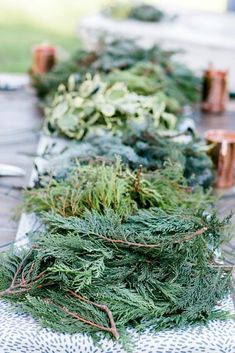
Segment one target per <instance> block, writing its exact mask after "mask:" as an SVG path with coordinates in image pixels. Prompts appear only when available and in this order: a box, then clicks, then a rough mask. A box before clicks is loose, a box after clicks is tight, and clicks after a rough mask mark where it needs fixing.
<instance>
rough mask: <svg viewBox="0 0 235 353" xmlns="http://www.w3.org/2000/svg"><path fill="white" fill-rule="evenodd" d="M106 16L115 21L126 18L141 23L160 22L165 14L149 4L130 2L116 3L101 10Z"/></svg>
mask: <svg viewBox="0 0 235 353" xmlns="http://www.w3.org/2000/svg"><path fill="white" fill-rule="evenodd" d="M103 13H104V14H105V15H107V16H110V17H113V18H115V19H117V20H125V19H128V18H131V19H134V20H138V21H143V22H161V21H162V20H163V19H165V17H166V15H165V13H164V12H163V11H162V10H160V9H159V8H157V7H156V6H153V5H150V4H134V5H133V4H131V3H130V2H123V1H122V2H117V3H115V4H113V5H111V6H109V7H108V8H105V9H104V10H103Z"/></svg>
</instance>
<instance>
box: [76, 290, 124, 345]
mask: <svg viewBox="0 0 235 353" xmlns="http://www.w3.org/2000/svg"><path fill="white" fill-rule="evenodd" d="M69 293H70V294H71V295H73V296H74V297H76V298H78V299H79V300H82V301H84V302H86V303H88V304H91V305H94V306H95V307H97V308H99V309H101V310H102V311H104V312H105V313H106V314H107V316H108V318H109V322H110V325H111V328H107V327H106V331H107V329H108V331H109V332H111V333H112V334H113V336H114V337H115V338H116V339H118V337H119V334H118V331H117V328H116V325H115V322H114V319H113V314H112V312H111V310H110V309H109V308H108V307H107V305H105V304H98V303H95V302H92V301H91V300H89V299H87V298H84V297H83V296H81V295H79V294H77V293H76V292H73V291H71V290H69Z"/></svg>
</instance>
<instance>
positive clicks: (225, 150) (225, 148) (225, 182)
mask: <svg viewBox="0 0 235 353" xmlns="http://www.w3.org/2000/svg"><path fill="white" fill-rule="evenodd" d="M205 137H206V139H207V142H208V143H210V144H213V145H212V148H211V150H210V153H209V154H210V156H211V158H212V160H213V162H214V164H215V166H216V168H217V180H216V186H217V187H218V188H229V187H231V186H233V185H234V181H235V131H228V130H219V129H215V130H209V131H207V132H206V134H205Z"/></svg>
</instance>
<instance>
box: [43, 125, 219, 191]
mask: <svg viewBox="0 0 235 353" xmlns="http://www.w3.org/2000/svg"><path fill="white" fill-rule="evenodd" d="M186 139H187V140H186ZM185 140H186V141H185ZM116 156H119V157H121V160H122V162H123V163H125V164H127V165H128V166H129V168H131V169H132V170H136V169H138V168H139V166H140V165H142V167H143V169H144V170H145V171H155V170H159V169H162V168H165V166H167V165H168V163H169V162H170V163H171V164H179V165H181V168H182V171H183V175H184V177H186V179H187V180H188V183H189V185H190V186H192V187H193V186H196V185H200V186H202V187H203V188H204V189H207V188H209V187H211V186H212V184H213V182H214V171H213V165H212V161H211V159H210V158H209V157H208V155H207V154H206V151H205V145H203V144H202V142H201V140H200V139H197V138H196V136H193V135H191V134H190V133H189V132H186V133H185V134H183V133H182V134H180V136H178V137H177V136H176V137H174V135H173V136H169V135H168V136H165V135H163V136H161V135H159V134H158V133H157V132H156V131H155V129H154V127H153V126H151V127H144V128H141V129H137V128H136V127H133V128H132V129H130V130H129V131H128V133H125V134H123V135H122V136H113V135H112V134H110V133H109V134H108V133H105V134H104V135H101V136H97V135H89V136H87V137H85V138H84V139H83V140H82V141H81V142H71V143H70V144H69V145H67V146H66V148H63V149H61V150H60V151H59V152H58V151H57V152H54V151H53V148H52V150H51V151H47V154H46V155H44V156H43V157H44V158H46V159H49V160H50V169H51V170H55V169H56V170H57V169H58V168H61V167H62V166H63V167H64V168H68V167H69V166H71V165H72V164H74V163H76V162H77V161H80V163H87V162H89V161H96V160H99V161H106V162H113V161H115V159H116Z"/></svg>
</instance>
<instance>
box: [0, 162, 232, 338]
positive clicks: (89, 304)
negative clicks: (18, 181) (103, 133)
mask: <svg viewBox="0 0 235 353" xmlns="http://www.w3.org/2000/svg"><path fill="white" fill-rule="evenodd" d="M162 173H163V174H162ZM176 174H177V172H176V168H175V167H174V168H171V170H170V171H169V170H168V172H166V170H164V171H162V172H157V173H156V172H155V173H154V175H153V177H151V175H150V176H148V175H144V174H142V172H141V170H138V171H137V172H136V173H133V172H131V171H130V170H128V169H126V168H124V167H123V166H122V165H121V164H120V162H119V161H117V162H116V163H115V164H114V165H110V166H107V165H104V164H101V165H96V166H92V165H88V166H79V165H78V166H77V167H76V168H75V169H74V168H72V170H70V171H65V174H64V176H60V178H59V179H58V177H53V178H52V179H51V180H50V181H48V179H46V180H45V179H43V180H41V181H40V183H42V185H41V186H38V188H37V189H34V190H32V191H29V194H28V195H27V199H26V204H27V207H29V209H30V210H32V209H34V210H36V211H37V212H40V214H41V218H42V220H43V221H44V224H45V229H44V230H43V231H42V233H37V232H36V233H35V234H32V238H31V243H30V244H29V246H28V248H25V249H21V250H19V249H15V250H13V252H11V253H7V254H1V256H0V261H1V266H0V297H3V298H4V299H5V300H10V301H12V302H14V303H17V307H16V310H18V311H19V310H21V311H23V312H27V313H30V314H31V315H33V316H34V317H35V318H36V319H37V320H38V321H39V322H40V323H41V324H42V325H43V326H45V327H51V328H52V329H54V330H56V331H61V332H68V333H78V332H86V333H89V334H91V335H93V337H94V338H95V339H96V340H97V339H99V337H100V336H97V335H96V333H97V332H99V333H100V332H103V333H104V334H107V335H109V337H113V338H115V339H118V338H119V336H120V337H121V338H122V337H125V335H126V334H127V331H126V329H127V328H134V329H137V330H144V329H145V328H148V329H152V330H160V329H165V328H171V327H184V326H185V325H188V324H196V323H205V322H207V321H208V320H209V319H215V318H220V319H225V318H228V317H229V313H227V312H224V311H223V310H221V309H219V308H215V306H216V304H218V303H219V302H220V301H221V300H223V299H224V298H225V297H226V296H227V295H228V294H229V292H230V290H231V270H230V269H228V268H224V267H223V265H221V262H220V260H219V259H218V258H217V257H216V255H215V253H216V252H218V249H219V246H220V243H221V241H222V240H223V239H224V236H225V235H226V233H227V231H226V227H227V225H228V224H229V218H226V219H225V220H223V221H220V220H219V219H218V217H217V215H216V214H208V212H206V209H207V201H208V200H205V201H206V203H204V202H201V196H202V197H204V198H205V195H204V194H199V193H195V192H194V193H191V192H190V190H187V186H186V184H185V183H186V181H185V180H184V178H183V177H182V174H181V173H180V172H179V170H178V177H177V175H176ZM179 180H180V183H179ZM203 195H204V196H203ZM42 211H44V212H43V213H41V212H42Z"/></svg>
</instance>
